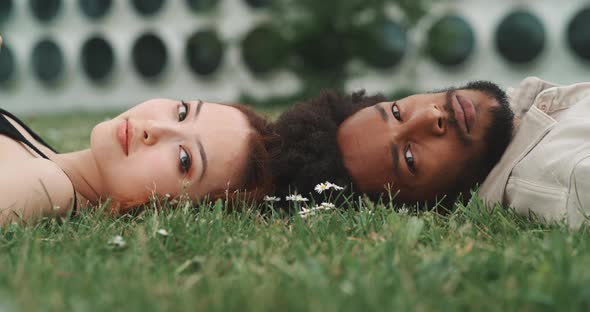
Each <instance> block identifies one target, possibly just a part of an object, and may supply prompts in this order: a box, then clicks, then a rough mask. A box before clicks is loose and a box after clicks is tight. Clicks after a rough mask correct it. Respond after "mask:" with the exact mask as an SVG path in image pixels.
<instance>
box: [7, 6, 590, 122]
mask: <svg viewBox="0 0 590 312" xmlns="http://www.w3.org/2000/svg"><path fill="white" fill-rule="evenodd" d="M0 34H2V36H3V38H4V46H3V47H2V50H1V51H0V106H2V107H3V108H6V109H8V110H10V111H13V112H15V113H31V114H32V113H45V112H60V111H70V110H110V109H125V108H127V107H130V106H132V105H134V104H137V103H139V102H141V101H143V100H146V99H149V98H155V97H168V98H175V99H197V98H199V99H204V100H208V101H212V102H215V101H216V102H221V103H229V102H243V103H247V104H256V105H259V106H272V105H280V104H286V103H292V102H293V101H295V100H296V99H300V98H305V97H307V96H311V95H313V94H316V93H317V92H319V90H320V89H322V88H327V87H329V88H338V89H341V90H346V91H352V90H356V89H360V88H364V89H367V90H368V91H369V92H381V93H385V94H386V95H388V96H390V97H392V98H395V97H401V96H403V95H405V94H408V93H412V92H420V91H427V90H431V89H438V88H442V87H446V86H449V85H456V84H461V83H463V82H465V81H468V80H474V79H488V80H493V81H496V82H498V83H500V84H501V85H503V86H512V85H516V84H517V83H518V82H519V81H520V80H521V79H523V78H524V77H526V76H530V75H536V76H540V77H542V78H544V79H547V80H550V81H554V82H557V83H563V84H566V83H574V82H579V81H589V80H590V1H587V0H568V1H556V0H496V1H489V0H470V1H468V0H447V1H434V0H322V1H320V0H0Z"/></svg>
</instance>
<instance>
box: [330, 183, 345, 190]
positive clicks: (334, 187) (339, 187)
mask: <svg viewBox="0 0 590 312" xmlns="http://www.w3.org/2000/svg"><path fill="white" fill-rule="evenodd" d="M326 186H327V187H328V188H331V189H333V190H335V191H342V190H343V189H344V188H343V187H342V186H338V185H336V184H334V183H330V182H328V181H326Z"/></svg>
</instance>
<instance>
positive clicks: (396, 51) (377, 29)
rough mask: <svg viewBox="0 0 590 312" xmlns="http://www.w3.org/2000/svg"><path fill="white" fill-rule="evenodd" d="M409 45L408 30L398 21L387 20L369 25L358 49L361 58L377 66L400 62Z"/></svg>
mask: <svg viewBox="0 0 590 312" xmlns="http://www.w3.org/2000/svg"><path fill="white" fill-rule="evenodd" d="M407 46H408V39H407V36H406V31H405V30H404V28H403V27H402V26H400V25H399V24H398V23H396V22H393V21H390V20H385V21H382V22H379V23H376V24H374V25H373V26H371V27H369V28H368V29H367V31H366V32H364V36H363V38H362V39H361V44H360V45H359V48H358V49H357V51H358V53H359V54H360V56H361V58H362V59H363V60H364V61H365V62H366V63H367V64H369V65H371V66H373V67H375V68H390V67H393V66H395V65H397V64H399V63H400V62H401V60H402V58H403V56H404V54H405V51H406V48H407Z"/></svg>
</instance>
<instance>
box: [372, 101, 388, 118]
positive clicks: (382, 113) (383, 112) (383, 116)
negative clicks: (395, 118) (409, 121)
mask: <svg viewBox="0 0 590 312" xmlns="http://www.w3.org/2000/svg"><path fill="white" fill-rule="evenodd" d="M373 107H375V109H376V110H377V111H378V112H379V115H381V118H383V121H385V122H387V119H388V118H389V116H388V115H387V113H386V112H385V109H383V107H381V105H379V104H375V105H373Z"/></svg>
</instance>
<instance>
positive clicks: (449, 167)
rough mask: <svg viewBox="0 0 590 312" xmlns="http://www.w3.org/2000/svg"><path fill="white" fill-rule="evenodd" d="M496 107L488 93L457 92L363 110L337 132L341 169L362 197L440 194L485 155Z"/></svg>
mask: <svg viewBox="0 0 590 312" xmlns="http://www.w3.org/2000/svg"><path fill="white" fill-rule="evenodd" d="M498 106H499V103H498V101H497V100H496V99H495V98H493V97H492V96H490V95H489V94H487V93H484V92H482V91H478V90H471V89H458V90H449V91H446V92H440V93H428V94H417V95H413V96H409V97H406V98H404V99H401V100H398V101H394V102H382V103H378V104H376V105H374V106H371V107H367V108H364V109H362V110H360V111H358V112H357V113H355V114H354V115H352V116H350V117H349V118H348V119H346V120H345V121H344V122H343V123H342V124H341V125H340V128H339V130H338V145H339V147H340V151H341V153H342V157H343V162H344V165H345V166H346V168H347V169H348V171H349V173H350V175H351V176H352V178H353V180H354V182H355V183H356V185H357V186H358V187H359V191H361V192H366V193H375V192H384V191H388V190H390V191H391V192H392V193H393V194H395V193H396V192H397V191H398V190H399V193H398V195H397V197H396V199H397V200H400V201H404V202H412V201H422V200H428V199H432V198H434V197H436V196H437V195H443V193H444V192H445V191H446V190H449V189H450V188H449V186H450V185H454V184H456V183H457V181H459V179H461V177H462V176H463V175H464V174H465V173H464V172H463V169H464V168H467V167H468V166H469V164H470V163H471V162H473V160H476V159H480V156H481V155H482V153H484V151H485V148H486V146H485V141H484V137H485V134H486V132H487V130H488V128H489V126H490V124H491V123H492V119H493V114H492V113H491V109H492V108H494V107H498ZM473 165H474V164H473Z"/></svg>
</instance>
